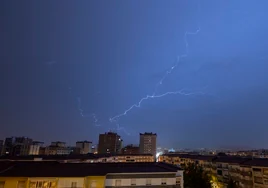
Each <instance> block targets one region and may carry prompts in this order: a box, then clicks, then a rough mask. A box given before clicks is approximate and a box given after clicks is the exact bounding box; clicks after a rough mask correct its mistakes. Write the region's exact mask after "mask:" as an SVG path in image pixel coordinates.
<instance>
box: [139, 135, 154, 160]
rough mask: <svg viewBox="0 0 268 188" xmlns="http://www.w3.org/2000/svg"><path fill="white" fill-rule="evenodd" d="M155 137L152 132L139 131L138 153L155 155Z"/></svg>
mask: <svg viewBox="0 0 268 188" xmlns="http://www.w3.org/2000/svg"><path fill="white" fill-rule="evenodd" d="M156 137H157V135H156V134H154V133H146V132H145V133H144V134H142V133H140V153H141V154H152V155H153V156H156Z"/></svg>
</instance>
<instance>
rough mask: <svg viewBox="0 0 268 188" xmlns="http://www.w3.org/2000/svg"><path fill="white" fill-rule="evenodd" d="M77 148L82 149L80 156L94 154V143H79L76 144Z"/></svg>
mask: <svg viewBox="0 0 268 188" xmlns="http://www.w3.org/2000/svg"><path fill="white" fill-rule="evenodd" d="M76 148H79V149H80V154H88V153H92V142H89V141H78V142H76Z"/></svg>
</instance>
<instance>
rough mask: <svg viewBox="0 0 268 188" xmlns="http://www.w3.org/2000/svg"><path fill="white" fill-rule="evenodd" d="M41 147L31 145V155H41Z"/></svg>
mask: <svg viewBox="0 0 268 188" xmlns="http://www.w3.org/2000/svg"><path fill="white" fill-rule="evenodd" d="M39 149H40V146H39V145H30V148H29V155H39Z"/></svg>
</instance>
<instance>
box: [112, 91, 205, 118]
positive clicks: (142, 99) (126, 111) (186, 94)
mask: <svg viewBox="0 0 268 188" xmlns="http://www.w3.org/2000/svg"><path fill="white" fill-rule="evenodd" d="M197 94H201V95H204V94H205V93H204V92H189V93H187V92H185V89H182V90H179V91H168V92H166V93H163V94H159V95H155V94H153V95H147V96H146V97H143V98H141V99H140V101H139V102H138V103H137V104H133V105H132V106H131V107H129V108H128V109H127V110H125V111H124V113H122V114H118V115H116V116H114V117H112V118H110V122H115V121H117V120H118V119H119V118H120V117H122V116H125V115H127V113H128V112H129V111H131V110H132V109H133V108H140V107H141V104H142V102H143V101H145V100H148V99H154V98H161V97H165V96H167V95H184V96H190V95H197Z"/></svg>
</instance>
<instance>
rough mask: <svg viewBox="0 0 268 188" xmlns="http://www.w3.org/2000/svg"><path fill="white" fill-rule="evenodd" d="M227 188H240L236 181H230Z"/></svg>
mask: <svg viewBox="0 0 268 188" xmlns="http://www.w3.org/2000/svg"><path fill="white" fill-rule="evenodd" d="M227 188H238V186H237V184H236V182H235V181H234V180H232V179H230V180H229V183H228V185H227Z"/></svg>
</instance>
